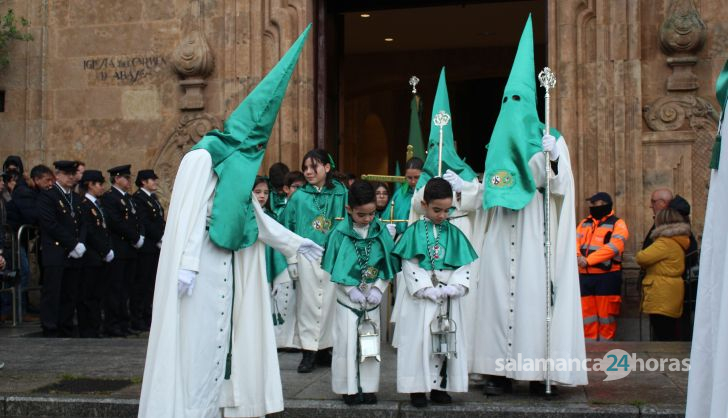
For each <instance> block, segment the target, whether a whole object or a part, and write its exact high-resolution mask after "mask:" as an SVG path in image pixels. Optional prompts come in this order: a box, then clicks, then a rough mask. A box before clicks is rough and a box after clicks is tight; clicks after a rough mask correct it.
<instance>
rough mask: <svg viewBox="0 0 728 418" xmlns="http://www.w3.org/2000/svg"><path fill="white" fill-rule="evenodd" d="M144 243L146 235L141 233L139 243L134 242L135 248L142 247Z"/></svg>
mask: <svg viewBox="0 0 728 418" xmlns="http://www.w3.org/2000/svg"><path fill="white" fill-rule="evenodd" d="M142 245H144V235H139V241H137V243H136V244H134V248H136V249H139V248H142Z"/></svg>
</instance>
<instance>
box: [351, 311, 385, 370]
mask: <svg viewBox="0 0 728 418" xmlns="http://www.w3.org/2000/svg"><path fill="white" fill-rule="evenodd" d="M364 312H365V313H364V318H362V320H361V322H360V323H359V327H358V328H357V333H358V335H359V362H360V363H364V360H366V359H368V358H373V359H376V360H377V361H382V357H381V355H380V354H379V328H378V327H377V324H376V323H375V322H374V321H372V320H371V319H370V318H369V314H368V313H367V312H366V310H365V311H364Z"/></svg>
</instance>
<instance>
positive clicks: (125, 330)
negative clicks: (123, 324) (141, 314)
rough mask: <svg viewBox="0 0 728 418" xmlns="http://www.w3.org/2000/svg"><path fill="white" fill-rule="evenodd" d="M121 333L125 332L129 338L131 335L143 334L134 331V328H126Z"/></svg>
mask: <svg viewBox="0 0 728 418" xmlns="http://www.w3.org/2000/svg"><path fill="white" fill-rule="evenodd" d="M121 332H123V333H124V334H126V335H127V336H129V335H134V336H137V335H139V334H141V332H139V331H137V330H135V329H132V328H124V329H122V330H121Z"/></svg>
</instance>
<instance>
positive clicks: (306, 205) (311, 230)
mask: <svg viewBox="0 0 728 418" xmlns="http://www.w3.org/2000/svg"><path fill="white" fill-rule="evenodd" d="M332 184H333V185H334V187H333V188H331V189H329V188H327V187H325V186H324V187H323V188H322V189H321V191H320V192H319V191H317V190H316V188H315V187H314V186H312V185H310V184H308V183H307V184H306V185H305V186H303V187H301V188H299V189H298V190H297V191H296V193H294V194H293V195H292V196H291V199H290V200H289V201H288V205H286V208H285V209H283V212H282V213H281V216H280V220H281V224H282V225H283V226H285V227H286V228H288V229H290V230H291V231H293V232H295V233H296V234H298V235H300V236H302V237H304V238H308V239H310V240H312V241H314V242H315V243H316V244H318V245H321V246H325V245H326V239H327V237H328V235H329V233H330V232H331V231H332V230H333V229H334V227H335V226H336V224H337V222H338V221H336V219H335V218H337V217H338V218H345V217H346V216H347V215H346V200H347V190H346V187H344V185H343V184H341V183H339V182H338V181H336V180H333V181H332ZM316 195H318V201H319V205H321V207H322V209H323V210H324V214H323V215H324V217H325V219H326V220H328V222H329V223H330V224H329V225H317V226H319V228H318V229H317V228H315V227H314V221H315V220H316V219H317V218H318V217H319V215H321V214H320V213H319V212H318V209H317V208H316V205H315V204H314V196H316ZM321 226H323V227H324V228H321ZM326 226H328V230H326V228H325V227H326Z"/></svg>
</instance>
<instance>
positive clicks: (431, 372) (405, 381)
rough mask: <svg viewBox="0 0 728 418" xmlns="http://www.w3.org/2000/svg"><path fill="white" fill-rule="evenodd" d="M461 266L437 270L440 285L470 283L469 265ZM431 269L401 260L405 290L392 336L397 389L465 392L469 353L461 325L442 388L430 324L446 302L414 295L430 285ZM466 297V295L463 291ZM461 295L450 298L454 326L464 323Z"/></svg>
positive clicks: (464, 284) (465, 285)
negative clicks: (395, 345)
mask: <svg viewBox="0 0 728 418" xmlns="http://www.w3.org/2000/svg"><path fill="white" fill-rule="evenodd" d="M472 264H473V263H471V264H469V265H466V266H462V267H460V268H459V269H457V270H439V271H438V272H437V279H438V280H439V281H440V287H442V286H443V285H445V284H451V285H455V284H459V285H462V286H464V287H465V288H467V287H468V285H469V282H470V266H471V265H472ZM430 276H431V270H425V269H423V268H422V267H420V266H419V265H418V260H417V259H412V260H403V261H402V281H403V284H404V286H403V287H406V290H405V292H404V294H403V296H402V297H401V298H400V299H397V303H398V304H400V305H401V307H400V316H399V320H398V321H397V327H396V328H395V329H394V338H395V340H396V341H398V344H399V347H397V392H400V393H423V392H430V391H431V390H444V391H448V392H467V391H468V353H467V351H466V350H463V349H462V348H463V347H464V346H465V335H464V334H465V332H466V330H465V329H464V328H458V330H457V331H456V333H455V339H456V346H457V347H456V349H457V357H451V358H450V359H448V361H447V385H446V386H445V388H441V387H440V384H441V382H442V378H441V377H440V371H441V370H442V365H443V358H444V357H442V356H434V355H432V337H431V334H430V323H432V321H433V320H434V319H435V318H436V317H437V315H438V314H440V312H441V311H442V312H446V309H447V305H446V303H447V302H446V301H438V303H435V302H432V301H431V300H430V299H427V298H419V297H415V296H414V294H415V293H416V292H417V291H419V290H421V289H425V288H427V287H431V286H432V282H431V280H430ZM466 296H467V294H466ZM460 299H461V298H454V299H451V303H450V318H451V319H452V320H454V321H455V324H456V326H457V327H460V325H461V324H462V323H463V310H462V304H461V303H460Z"/></svg>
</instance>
